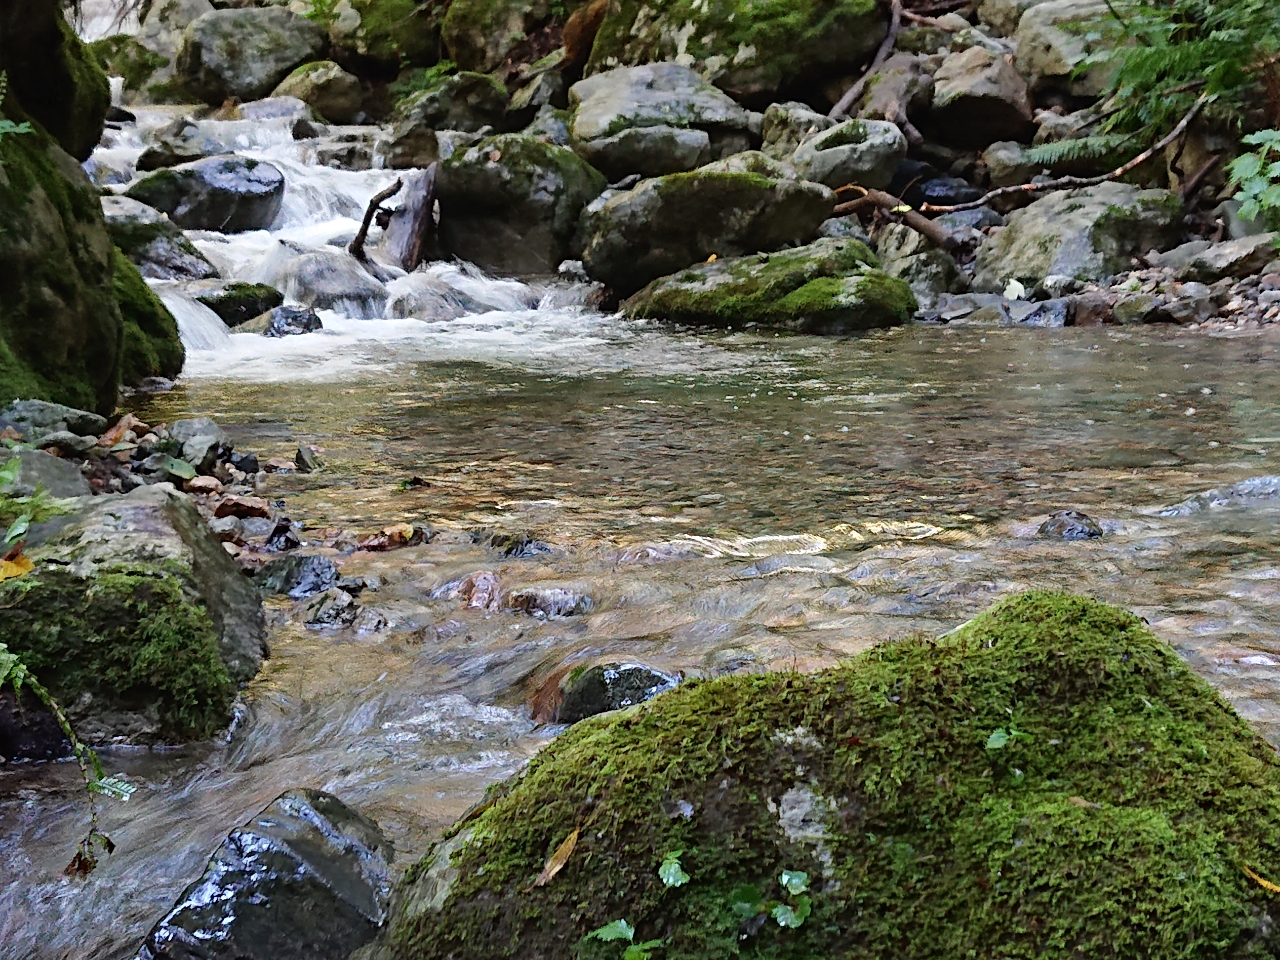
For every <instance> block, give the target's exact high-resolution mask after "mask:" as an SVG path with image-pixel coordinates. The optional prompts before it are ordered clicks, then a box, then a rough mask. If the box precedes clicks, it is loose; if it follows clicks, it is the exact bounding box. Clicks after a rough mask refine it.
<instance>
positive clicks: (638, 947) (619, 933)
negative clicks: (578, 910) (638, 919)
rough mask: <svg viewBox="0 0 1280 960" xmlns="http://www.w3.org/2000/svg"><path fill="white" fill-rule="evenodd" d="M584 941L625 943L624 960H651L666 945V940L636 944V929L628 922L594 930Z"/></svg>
mask: <svg viewBox="0 0 1280 960" xmlns="http://www.w3.org/2000/svg"><path fill="white" fill-rule="evenodd" d="M583 939H584V940H600V941H603V942H604V943H613V942H616V941H625V942H626V944H627V947H626V949H625V950H623V951H622V960H649V957H650V955H651V954H652V953H653V951H654V950H657V949H660V948H661V947H662V946H663V944H665V943H666V941H665V940H646V941H644V942H643V943H636V942H635V939H636V928H635V927H634V926H632V925H631V924H629V923H628V922H627V921H626V920H614V921H613V922H612V923H606V924H605V925H604V926H603V927H599V928H598V929H595V930H592V931H591V932H590V933H588V934H587V935H586V936H585V937H583Z"/></svg>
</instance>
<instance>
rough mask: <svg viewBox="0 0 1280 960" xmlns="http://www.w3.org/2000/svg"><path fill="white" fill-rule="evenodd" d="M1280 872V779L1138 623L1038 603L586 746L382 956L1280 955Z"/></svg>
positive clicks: (432, 857)
mask: <svg viewBox="0 0 1280 960" xmlns="http://www.w3.org/2000/svg"><path fill="white" fill-rule="evenodd" d="M571 836H572V837H574V838H575V840H576V843H574V844H571V845H570V846H569V847H568V849H569V853H568V856H567V857H566V858H564V863H563V865H562V868H561V869H560V870H559V871H558V873H556V874H555V876H554V877H553V878H552V879H551V880H550V881H549V882H543V883H537V882H535V881H536V880H537V878H538V877H539V874H540V873H541V872H542V871H543V869H544V867H545V866H546V865H547V862H548V858H549V857H550V856H551V854H552V853H553V852H554V851H556V850H557V848H560V847H561V845H562V844H564V842H565V840H566V838H569V837H571ZM672 859H675V860H676V861H678V863H679V866H680V873H679V874H675V875H673V871H671V870H670V869H667V870H664V871H663V873H664V875H665V877H666V878H667V879H666V880H664V879H661V878H660V875H659V868H660V867H661V866H662V865H663V864H664V862H668V863H669V862H670V861H671V860H672ZM1277 863H1280V762H1278V761H1277V758H1276V753H1275V751H1274V750H1273V749H1272V748H1271V747H1270V746H1269V745H1267V744H1266V743H1264V742H1263V741H1262V740H1261V739H1260V738H1259V737H1258V736H1257V735H1256V734H1254V733H1253V732H1252V731H1251V730H1250V728H1249V727H1248V726H1247V725H1246V724H1245V722H1244V721H1243V720H1241V718H1240V717H1239V716H1238V715H1236V714H1235V713H1234V711H1232V709H1231V708H1230V707H1229V706H1227V705H1226V704H1225V703H1224V702H1223V701H1222V700H1221V699H1220V698H1219V697H1218V696H1217V695H1216V694H1215V693H1214V692H1213V690H1212V689H1210V687H1209V686H1208V685H1207V684H1205V683H1204V682H1203V681H1202V680H1200V679H1199V678H1197V677H1196V676H1195V675H1194V674H1193V673H1192V672H1191V670H1190V669H1189V668H1188V667H1187V665H1186V664H1185V663H1183V662H1182V661H1181V660H1180V659H1179V658H1178V656H1177V655H1176V654H1175V653H1174V651H1173V650H1172V649H1171V648H1170V647H1168V646H1166V645H1165V644H1164V643H1162V642H1161V641H1160V640H1158V639H1157V638H1156V637H1155V636H1154V635H1153V634H1152V633H1151V632H1150V631H1149V630H1148V629H1147V628H1146V627H1145V626H1144V625H1143V624H1142V622H1141V621H1140V620H1139V619H1138V618H1137V617H1135V616H1133V615H1132V614H1129V613H1127V612H1125V611H1122V610H1119V609H1116V608H1114V607H1110V606H1106V605H1104V604H1101V603H1097V602H1095V601H1092V600H1088V599H1085V598H1082V597H1071V596H1065V595H1061V594H1052V593H1044V592H1038V593H1029V594H1023V595H1020V596H1017V597H1013V598H1011V599H1008V600H1005V601H1003V602H1001V603H999V604H997V605H996V606H995V607H993V608H992V609H990V610H989V611H987V612H986V613H984V614H983V615H981V616H979V617H978V618H976V619H975V620H973V621H971V622H970V623H968V624H966V625H964V626H963V627H961V628H960V629H958V630H955V631H953V632H951V633H949V634H946V635H944V636H942V637H939V638H936V639H931V638H923V637H917V638H913V639H909V640H903V641H898V642H893V643H885V644H883V645H881V646H879V647H876V648H874V649H872V650H870V651H868V652H866V653H864V654H861V655H859V656H858V657H856V658H854V659H853V660H851V661H849V662H848V663H847V664H846V665H844V666H841V667H838V668H834V669H830V670H826V671H823V672H820V673H817V674H812V675H807V676H806V675H801V674H795V673H782V674H765V675H753V676H736V677H730V678H724V679H719V680H713V681H708V682H697V681H694V682H686V683H685V684H683V685H681V686H680V687H679V688H678V689H676V690H674V691H672V692H670V693H666V694H663V695H661V696H660V697H658V698H656V699H654V700H652V701H650V702H648V703H645V704H642V705H640V706H638V707H633V708H630V709H628V710H626V711H624V712H622V713H620V714H611V715H608V716H604V717H599V718H594V719H590V720H586V721H583V722H582V723H580V724H578V725H576V726H574V727H573V728H572V729H570V730H569V731H568V732H566V733H564V734H562V735H561V736H560V737H559V738H557V739H556V740H555V741H553V742H552V743H551V744H550V745H549V746H548V747H546V748H545V749H544V750H543V752H542V753H540V754H539V755H538V756H537V757H535V758H534V760H533V761H532V763H531V764H530V765H529V767H528V768H527V769H526V770H525V771H524V773H523V774H522V775H521V776H519V777H518V778H516V779H514V780H511V781H508V782H507V783H506V784H504V785H503V786H501V787H499V788H497V789H495V790H493V791H492V792H491V793H490V796H489V798H488V803H487V805H486V806H485V807H483V808H482V809H481V810H480V811H479V812H478V813H477V814H476V815H474V816H473V818H471V819H470V820H465V821H463V822H462V823H460V824H459V825H458V826H457V827H455V828H454V830H453V831H452V832H451V834H449V835H447V836H446V838H445V839H444V840H442V841H441V842H440V843H439V844H438V845H437V846H436V848H435V849H434V850H433V851H432V852H431V853H429V854H428V855H427V856H426V857H424V858H423V859H422V860H421V861H420V862H419V863H418V864H417V865H415V866H414V867H412V868H411V869H410V870H409V871H408V873H407V874H406V876H405V879H404V881H403V884H402V886H401V888H400V890H399V892H398V895H397V898H396V907H395V908H394V909H393V913H392V917H391V919H390V923H389V930H388V932H387V934H386V936H385V938H384V940H383V942H382V944H381V946H380V950H379V951H374V952H373V953H372V954H370V955H371V956H378V957H380V958H384V957H385V958H390V957H395V958H398V960H435V958H445V957H448V958H451V960H473V958H474V960H481V958H483V960H497V958H517V957H519V958H526V957H527V958H534V957H580V958H593V960H594V958H616V957H620V956H621V945H620V944H618V943H617V942H608V941H604V940H601V939H600V938H591V939H587V935H588V934H590V933H592V932H593V931H596V930H599V929H600V928H602V927H604V926H605V925H606V924H613V925H615V926H614V929H618V926H617V922H618V921H620V920H621V921H625V923H626V929H627V930H628V931H631V933H632V939H633V941H634V942H636V943H641V942H645V943H648V942H649V941H658V942H659V943H661V945H662V946H663V948H664V952H663V954H662V955H663V956H667V957H680V958H682V960H702V958H712V957H715V958H721V957H745V956H757V957H794V958H814V957H852V958H866V960H872V958H885V957H895V958H903V960H960V958H967V957H974V956H984V957H1006V958H1014V957H1017V958H1024V957H1025V958H1031V957H1054V958H1064V960H1065V958H1069V957H1090V958H1102V957H1107V958H1120V957H1123V958H1133V960H1138V958H1147V957H1152V956H1161V957H1180V958H1208V957H1222V958H1226V957H1246V956H1271V955H1273V954H1274V953H1275V952H1276V950H1277V949H1278V948H1280V926H1278V925H1277V922H1276V921H1277V919H1278V918H1280V901H1277V899H1276V898H1275V897H1274V895H1273V894H1272V893H1270V892H1269V891H1268V890H1267V889H1265V888H1264V886H1262V885H1261V884H1259V883H1258V882H1256V881H1255V880H1254V879H1252V878H1251V877H1250V875H1249V873H1248V871H1253V872H1254V873H1255V874H1257V875H1259V876H1262V877H1264V878H1266V879H1268V881H1270V880H1271V879H1273V878H1274V876H1275V873H1276V867H1275V864H1277ZM1268 870H1269V871H1270V873H1268ZM680 874H683V875H684V877H687V879H685V880H684V882H679V881H680V880H682V879H683V877H681V876H680ZM677 883H678V885H677ZM669 884H670V885H669ZM623 939H624V940H625V939H626V933H625V931H624V932H623Z"/></svg>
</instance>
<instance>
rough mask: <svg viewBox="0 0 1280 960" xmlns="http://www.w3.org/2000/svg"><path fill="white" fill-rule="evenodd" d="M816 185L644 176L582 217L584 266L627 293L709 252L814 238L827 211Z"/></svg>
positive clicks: (742, 176)
mask: <svg viewBox="0 0 1280 960" xmlns="http://www.w3.org/2000/svg"><path fill="white" fill-rule="evenodd" d="M832 206H833V197H832V194H831V191H829V190H828V189H827V188H826V187H823V186H820V185H818V184H816V183H800V182H795V181H789V180H772V179H769V178H765V177H761V176H759V175H758V174H749V173H721V172H711V173H706V172H703V171H699V170H694V171H692V172H690V173H676V174H671V175H670V176H666V177H656V178H654V179H652V180H644V181H642V182H641V183H640V184H639V185H637V186H636V187H634V188H632V189H631V190H626V191H621V192H619V193H617V194H616V195H614V196H612V197H611V198H610V199H609V200H607V201H606V202H605V203H604V204H602V205H601V207H600V209H599V210H598V211H596V212H593V213H591V214H590V216H589V218H588V217H584V225H586V227H587V243H586V249H585V251H584V253H583V263H584V264H585V266H586V268H587V272H588V273H590V275H591V276H592V277H593V278H595V279H597V280H600V281H602V282H603V283H606V284H608V285H609V286H610V287H612V288H613V289H614V291H615V292H617V293H618V294H619V295H622V296H627V295H629V294H631V293H634V292H635V291H637V290H639V289H640V288H641V287H642V286H644V285H645V284H646V283H649V282H650V281H652V280H655V279H657V278H658V277H661V276H664V275H666V274H670V273H674V272H675V271H677V270H680V269H682V268H684V267H687V266H690V265H691V264H696V263H703V262H705V261H706V259H707V258H708V257H709V256H710V255H711V254H716V256H717V257H736V256H740V255H742V254H748V253H755V252H757V251H761V250H774V249H777V248H778V247H781V246H784V245H787V244H797V243H805V242H808V241H809V240H812V239H813V238H814V237H815V236H816V235H817V231H818V227H819V225H820V224H821V223H822V222H823V221H824V220H825V219H827V217H828V216H829V215H830V212H831V208H832Z"/></svg>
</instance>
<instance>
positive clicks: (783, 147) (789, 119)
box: [760, 101, 837, 160]
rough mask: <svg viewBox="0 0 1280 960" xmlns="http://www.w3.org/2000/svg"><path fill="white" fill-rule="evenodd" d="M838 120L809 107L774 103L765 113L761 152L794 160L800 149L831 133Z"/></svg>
mask: <svg viewBox="0 0 1280 960" xmlns="http://www.w3.org/2000/svg"><path fill="white" fill-rule="evenodd" d="M836 123H837V121H836V120H833V119H832V118H831V117H828V116H827V115H826V114H823V113H818V112H816V111H815V110H812V109H811V108H810V107H809V106H808V105H807V104H803V103H796V102H794V101H791V102H787V103H771V104H769V107H768V109H766V110H765V112H764V122H763V124H762V127H761V132H762V136H763V138H764V145H763V146H761V148H760V150H761V151H762V152H763V153H766V154H768V155H769V156H771V157H773V158H774V159H775V160H790V159H791V157H792V156H793V155H794V154H795V152H796V148H797V147H799V146H800V144H802V143H804V142H805V141H806V140H808V139H809V138H811V137H816V136H817V135H818V134H820V133H822V131H824V130H830V129H831V128H832V127H834V126H835V125H836Z"/></svg>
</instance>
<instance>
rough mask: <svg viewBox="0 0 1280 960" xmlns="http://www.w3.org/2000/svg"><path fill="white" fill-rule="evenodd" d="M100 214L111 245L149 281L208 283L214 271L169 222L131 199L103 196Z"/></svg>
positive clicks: (214, 268) (193, 246)
mask: <svg viewBox="0 0 1280 960" xmlns="http://www.w3.org/2000/svg"><path fill="white" fill-rule="evenodd" d="M102 214H103V216H104V217H105V218H106V221H107V232H108V233H110V234H111V242H112V243H114V244H115V245H116V246H117V247H119V248H120V251H121V252H122V253H123V254H124V255H125V256H126V257H128V258H129V259H130V260H132V261H133V263H134V265H135V266H137V268H138V272H139V273H141V274H142V275H143V276H144V277H150V278H151V279H153V280H209V279H212V278H214V277H217V276H218V269H217V268H216V267H215V266H214V265H213V264H212V263H210V262H209V261H208V259H206V257H205V255H204V254H202V253H201V252H200V251H199V250H197V249H196V247H195V244H193V243H192V242H191V241H190V240H188V239H187V237H186V234H184V233H183V232H182V231H181V230H180V229H179V228H178V226H177V224H175V223H174V222H173V221H172V220H170V219H169V218H168V217H167V216H165V215H164V214H163V213H161V212H160V211H159V210H156V209H155V208H154V207H149V206H147V205H146V204H145V203H142V202H140V201H138V200H134V199H133V198H131V197H117V196H111V195H108V196H104V197H103V198H102Z"/></svg>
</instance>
